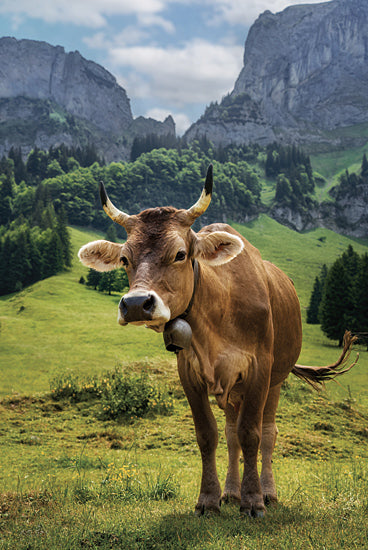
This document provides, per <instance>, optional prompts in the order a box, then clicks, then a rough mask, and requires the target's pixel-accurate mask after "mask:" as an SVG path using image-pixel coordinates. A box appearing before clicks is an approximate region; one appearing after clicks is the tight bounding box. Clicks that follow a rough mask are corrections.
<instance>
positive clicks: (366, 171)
mask: <svg viewBox="0 0 368 550" xmlns="http://www.w3.org/2000/svg"><path fill="white" fill-rule="evenodd" d="M360 173H361V175H362V177H363V178H366V177H367V176H368V160H367V155H366V154H365V153H364V155H363V160H362V166H361V171H360Z"/></svg>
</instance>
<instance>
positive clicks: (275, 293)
mask: <svg viewBox="0 0 368 550" xmlns="http://www.w3.org/2000/svg"><path fill="white" fill-rule="evenodd" d="M265 264H266V270H267V273H268V276H269V289H270V301H271V308H272V322H273V330H274V363H273V366H272V372H271V386H275V385H277V384H279V383H280V382H282V381H283V380H285V378H286V377H287V376H288V374H289V372H290V371H291V369H292V368H293V367H294V365H295V363H296V362H297V360H298V357H299V354H300V350H301V346H302V322H301V314H300V304H299V299H298V296H297V294H296V291H295V288H294V284H293V282H292V281H291V280H290V279H289V277H287V276H286V275H285V274H284V273H283V272H282V271H281V270H279V269H278V268H277V267H276V266H274V265H273V264H270V263H269V262H265Z"/></svg>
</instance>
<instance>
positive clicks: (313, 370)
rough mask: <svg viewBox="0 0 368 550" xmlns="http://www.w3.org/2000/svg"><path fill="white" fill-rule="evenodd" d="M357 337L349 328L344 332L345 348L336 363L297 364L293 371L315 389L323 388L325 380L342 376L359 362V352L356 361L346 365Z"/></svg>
mask: <svg viewBox="0 0 368 550" xmlns="http://www.w3.org/2000/svg"><path fill="white" fill-rule="evenodd" d="M357 339H358V338H357V337H356V336H353V335H352V334H351V332H350V331H348V330H347V331H346V332H345V334H344V342H343V350H342V353H341V355H340V357H339V359H338V360H337V361H336V363H334V364H333V365H328V366H326V367H308V366H305V365H295V367H294V368H293V369H292V371H291V372H292V373H293V374H295V376H297V377H298V378H301V379H302V380H304V381H305V382H308V384H310V385H311V386H312V387H313V388H314V389H315V390H321V389H322V388H323V387H324V382H326V381H327V380H333V379H334V378H336V376H341V374H344V373H345V372H348V371H349V370H350V369H352V368H353V367H354V365H356V364H357V362H358V359H359V353H357V356H356V359H355V361H354V363H352V364H351V365H349V366H346V365H347V363H348V361H349V357H350V353H351V350H352V346H353V344H354V342H356V341H357Z"/></svg>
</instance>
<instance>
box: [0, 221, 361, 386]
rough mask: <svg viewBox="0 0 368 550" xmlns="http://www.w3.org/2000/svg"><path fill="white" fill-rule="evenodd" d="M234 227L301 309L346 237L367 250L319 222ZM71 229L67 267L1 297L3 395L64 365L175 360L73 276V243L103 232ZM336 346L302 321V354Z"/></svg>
mask: <svg viewBox="0 0 368 550" xmlns="http://www.w3.org/2000/svg"><path fill="white" fill-rule="evenodd" d="M235 227H236V229H237V230H238V231H240V232H241V233H242V234H243V235H244V236H245V237H246V238H247V239H248V240H249V241H250V242H251V243H252V244H253V245H255V246H256V247H257V248H259V249H260V251H261V253H262V256H263V258H264V259H268V260H270V261H272V262H273V263H275V264H276V265H278V266H279V267H280V268H281V269H283V270H284V271H285V272H286V273H287V274H288V275H289V276H290V277H292V279H293V280H294V283H295V286H296V290H297V293H298V296H299V298H300V302H301V307H302V311H303V317H305V308H306V307H307V305H308V300H309V296H310V292H311V289H312V285H313V280H314V277H315V276H316V274H317V273H318V271H319V269H320V267H321V265H322V264H323V263H332V262H333V261H334V259H335V258H336V257H337V256H338V255H340V254H341V252H342V251H343V250H345V249H346V248H347V246H348V244H349V243H352V244H353V246H354V247H355V249H356V250H357V252H359V253H360V254H361V253H363V252H364V251H366V250H367V247H366V245H365V244H363V243H361V242H355V241H352V240H351V239H349V238H347V237H343V236H341V235H337V234H335V233H333V232H331V231H328V230H325V229H317V230H315V231H311V232H309V233H305V234H298V233H296V232H294V231H291V230H290V229H288V228H286V227H284V226H282V225H280V224H278V223H277V222H275V221H274V220H272V219H271V218H268V217H267V216H264V215H262V216H260V218H259V219H258V220H257V221H254V222H251V223H249V224H247V225H244V226H240V225H235ZM71 231H72V239H73V248H74V261H73V268H72V269H71V270H69V271H67V272H64V273H62V274H60V275H58V276H55V277H51V278H49V279H46V280H44V281H40V282H38V283H37V284H35V285H33V286H31V287H29V288H27V289H25V290H23V291H22V292H20V293H17V294H14V295H10V296H5V297H2V298H0V321H1V359H0V372H1V378H2V384H1V389H0V393H1V395H6V394H10V393H12V392H20V393H34V392H44V391H47V390H48V388H49V379H50V378H51V377H53V376H54V375H55V374H57V373H60V372H65V371H71V372H73V373H79V374H80V375H87V374H94V373H101V372H103V371H104V370H106V369H111V368H114V366H115V365H116V364H121V363H122V364H127V363H130V362H132V361H142V360H143V361H149V362H154V363H155V364H156V363H157V364H158V363H160V362H162V361H163V362H169V363H173V361H174V359H173V357H172V355H171V354H169V353H168V352H166V351H165V349H164V345H163V341H162V336H161V335H159V334H156V333H154V332H153V331H149V330H145V329H143V328H141V327H133V326H129V327H125V328H122V327H120V326H119V325H118V324H117V322H116V317H117V307H118V303H119V300H120V296H119V295H118V294H115V295H113V296H108V295H105V294H101V293H99V292H96V291H93V290H90V289H88V288H87V287H85V286H84V285H81V284H78V281H79V279H80V277H81V275H84V276H86V274H87V269H86V268H85V267H84V266H82V265H81V264H80V263H79V261H78V259H77V257H76V254H77V251H78V250H79V248H80V246H82V245H83V244H85V243H86V242H88V241H89V240H93V239H95V238H101V236H100V235H97V234H96V233H91V232H88V231H86V230H80V229H76V228H72V230H71ZM20 335H21V336H20ZM321 344H322V347H321ZM337 353H338V350H337V349H336V348H335V347H333V346H332V345H331V342H329V341H328V340H326V339H325V338H324V337H323V335H322V333H321V332H320V330H319V328H318V327H311V326H305V340H304V348H303V353H302V356H301V362H303V363H304V364H310V363H313V362H321V364H324V363H329V362H331V361H332V360H334V358H335V357H336V355H337ZM363 355H364V354H363ZM360 363H361V364H362V363H363V358H362V360H361V362H360ZM361 368H363V367H361ZM356 370H357V372H358V371H359V369H358V368H357V369H356ZM367 389H368V388H366V390H367Z"/></svg>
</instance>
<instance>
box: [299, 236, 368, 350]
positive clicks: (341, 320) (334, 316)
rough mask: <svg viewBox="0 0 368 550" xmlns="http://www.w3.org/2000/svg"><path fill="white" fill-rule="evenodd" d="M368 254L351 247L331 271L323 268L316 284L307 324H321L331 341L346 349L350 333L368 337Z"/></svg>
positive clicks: (337, 260) (308, 311)
mask: <svg viewBox="0 0 368 550" xmlns="http://www.w3.org/2000/svg"><path fill="white" fill-rule="evenodd" d="M367 274H368V254H363V255H362V256H360V255H359V254H358V253H357V252H355V250H354V249H353V247H352V246H351V245H349V247H348V248H347V250H346V251H345V252H344V253H343V254H342V255H341V256H340V257H339V258H337V259H336V260H335V262H334V263H333V264H332V265H331V267H329V268H327V266H326V265H324V266H322V268H321V271H320V273H319V275H318V276H317V277H316V278H315V280H314V285H313V290H312V294H311V297H310V301H309V306H308V309H307V323H309V324H320V325H321V329H322V331H323V332H324V333H325V334H326V336H327V337H328V338H329V339H331V340H338V342H339V345H340V346H341V345H342V342H343V336H344V332H345V330H346V329H349V330H351V331H352V332H356V333H362V332H363V333H368V277H367Z"/></svg>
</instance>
